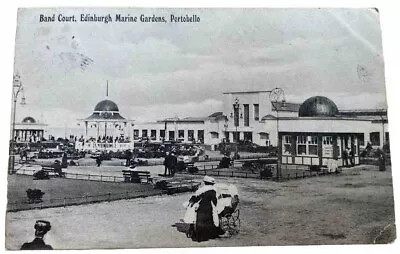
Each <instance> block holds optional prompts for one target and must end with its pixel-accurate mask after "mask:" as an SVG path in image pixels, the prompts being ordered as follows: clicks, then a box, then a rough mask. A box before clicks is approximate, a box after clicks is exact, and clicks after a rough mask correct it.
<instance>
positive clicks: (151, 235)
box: [6, 167, 394, 249]
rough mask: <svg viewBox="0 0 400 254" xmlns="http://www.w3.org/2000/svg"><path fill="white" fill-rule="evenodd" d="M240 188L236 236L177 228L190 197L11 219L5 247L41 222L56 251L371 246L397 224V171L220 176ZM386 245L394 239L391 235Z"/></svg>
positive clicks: (12, 246) (368, 169) (53, 211)
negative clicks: (200, 237)
mask: <svg viewBox="0 0 400 254" xmlns="http://www.w3.org/2000/svg"><path fill="white" fill-rule="evenodd" d="M217 181H218V182H228V183H233V184H236V186H238V189H239V193H240V198H241V203H240V205H239V206H240V217H241V221H242V228H241V231H240V233H239V234H238V235H236V236H233V237H231V238H220V239H216V240H210V241H207V242H202V243H197V242H193V241H191V239H188V238H186V236H185V235H184V234H183V233H180V232H178V231H177V229H176V228H175V227H173V226H172V225H173V224H175V223H176V222H178V221H179V219H180V218H182V217H183V215H184V212H185V210H184V208H183V206H182V203H183V202H184V201H186V200H188V198H189V197H190V193H186V194H179V195H173V196H161V197H148V198H144V199H137V200H123V201H114V202H110V203H107V202H106V203H101V204H92V205H84V206H75V207H67V208H51V209H45V210H32V211H22V212H18V213H8V214H7V221H6V247H7V248H8V249H18V248H19V247H20V246H21V244H22V243H23V242H25V241H28V240H32V239H31V238H32V237H33V232H34V230H33V224H34V222H35V220H37V219H47V220H50V221H51V223H52V230H51V231H50V232H49V233H48V236H47V238H46V242H48V243H49V244H51V245H53V247H54V248H57V249H87V248H144V247H189V246H191V247H198V246H257V245H293V244H297V245H309V244H350V243H351V244H366V243H373V241H374V239H376V237H377V236H378V235H379V234H380V233H381V232H382V230H383V229H384V228H385V226H386V225H388V224H389V223H393V222H394V201H393V189H392V177H391V172H379V171H378V170H377V168H375V167H357V168H353V169H349V170H346V171H345V172H343V173H342V174H340V175H338V176H336V175H334V176H333V175H332V176H324V177H315V178H307V179H302V180H293V181H288V182H283V183H277V182H271V181H260V180H255V179H254V180H252V179H233V178H217ZM387 239H393V235H392V236H391V237H388V238H387Z"/></svg>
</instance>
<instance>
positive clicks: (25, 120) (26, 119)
mask: <svg viewBox="0 0 400 254" xmlns="http://www.w3.org/2000/svg"><path fill="white" fill-rule="evenodd" d="M22 122H23V123H36V120H35V118H33V117H31V116H27V117H25V118H24V119H23V120H22Z"/></svg>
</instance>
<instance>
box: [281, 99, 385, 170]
mask: <svg viewBox="0 0 400 254" xmlns="http://www.w3.org/2000/svg"><path fill="white" fill-rule="evenodd" d="M373 124H374V122H373V121H372V120H371V118H360V117H352V116H348V115H342V114H341V113H340V111H339V110H338V107H337V106H336V104H335V103H334V102H333V101H332V100H331V99H329V98H327V97H324V96H314V97H311V98H309V99H307V100H305V101H304V102H303V103H302V104H301V105H300V107H299V111H298V117H283V118H280V119H279V131H278V154H279V160H280V161H281V163H283V164H295V165H316V166H327V167H329V168H337V167H340V166H347V165H350V164H352V165H357V164H359V150H360V144H361V142H364V134H365V133H368V132H369V131H370V130H371V129H374V128H375V129H376V128H377V127H378V128H379V126H374V125H373Z"/></svg>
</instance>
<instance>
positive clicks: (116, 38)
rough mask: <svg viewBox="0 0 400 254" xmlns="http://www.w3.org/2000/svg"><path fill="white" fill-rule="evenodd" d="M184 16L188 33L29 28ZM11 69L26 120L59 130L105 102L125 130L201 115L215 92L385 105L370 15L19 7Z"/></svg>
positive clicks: (165, 26)
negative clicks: (94, 19) (93, 17)
mask: <svg viewBox="0 0 400 254" xmlns="http://www.w3.org/2000/svg"><path fill="white" fill-rule="evenodd" d="M53 13H54V14H56V18H57V15H58V14H64V15H65V16H67V15H75V16H76V18H77V19H78V20H79V17H80V14H86V13H92V14H94V13H96V14H97V15H104V14H111V16H112V17H113V19H114V18H115V14H117V13H120V14H123V15H124V14H130V16H140V15H141V14H145V15H148V16H151V15H153V14H155V15H156V16H166V18H167V20H168V21H169V16H170V14H175V15H183V14H189V15H192V14H196V15H197V16H198V17H200V20H201V21H200V22H199V23H171V22H167V23H141V22H137V23H116V22H112V23H108V24H104V23H83V22H79V21H78V22H76V23H59V22H54V23H39V15H40V14H45V15H52V14H53ZM15 70H16V71H17V72H18V73H19V74H20V76H21V80H22V82H23V85H24V88H25V97H26V101H27V105H26V106H23V107H21V106H19V107H18V109H17V111H18V113H17V119H18V120H20V119H21V118H23V117H24V116H26V115H31V116H33V117H35V118H37V119H41V118H42V119H43V120H44V121H46V123H48V124H49V125H50V126H51V127H64V126H65V125H66V123H68V125H69V126H70V127H72V126H74V125H76V123H77V120H76V119H80V118H85V117H87V116H89V115H90V114H91V113H92V111H93V108H94V106H95V105H96V103H97V102H99V101H100V100H102V99H104V97H105V89H106V81H107V80H108V81H109V89H110V90H109V98H110V99H112V100H113V101H115V102H116V103H117V104H118V106H119V109H120V111H121V114H122V115H123V116H124V117H126V118H129V119H134V120H136V121H148V120H156V119H161V118H165V117H171V116H175V115H178V116H181V117H183V116H207V115H209V114H211V113H213V112H216V111H221V110H222V92H226V91H245V90H260V89H262V90H268V89H272V88H274V87H281V88H283V89H284V91H285V93H286V97H287V100H288V101H291V102H299V103H301V102H302V101H304V100H305V99H307V98H308V97H310V96H313V95H323V96H327V97H329V98H331V99H332V100H334V101H335V102H336V104H337V105H338V107H339V109H351V108H376V107H386V95H385V82H384V64H383V55H382V46H381V30H380V23H379V14H378V13H377V12H376V11H375V10H373V9H329V10H324V9H312V10H311V9H247V10H241V9H216V10H212V9H186V10H182V9H169V10H162V9H157V10H156V9H120V10H118V9H63V10H60V9H46V10H43V9H23V10H20V11H19V15H18V28H17V38H16V52H15Z"/></svg>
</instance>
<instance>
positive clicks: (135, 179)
mask: <svg viewBox="0 0 400 254" xmlns="http://www.w3.org/2000/svg"><path fill="white" fill-rule="evenodd" d="M122 174H123V176H124V182H127V183H142V180H143V179H145V180H146V183H153V178H152V177H151V174H150V172H149V171H136V170H122Z"/></svg>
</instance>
